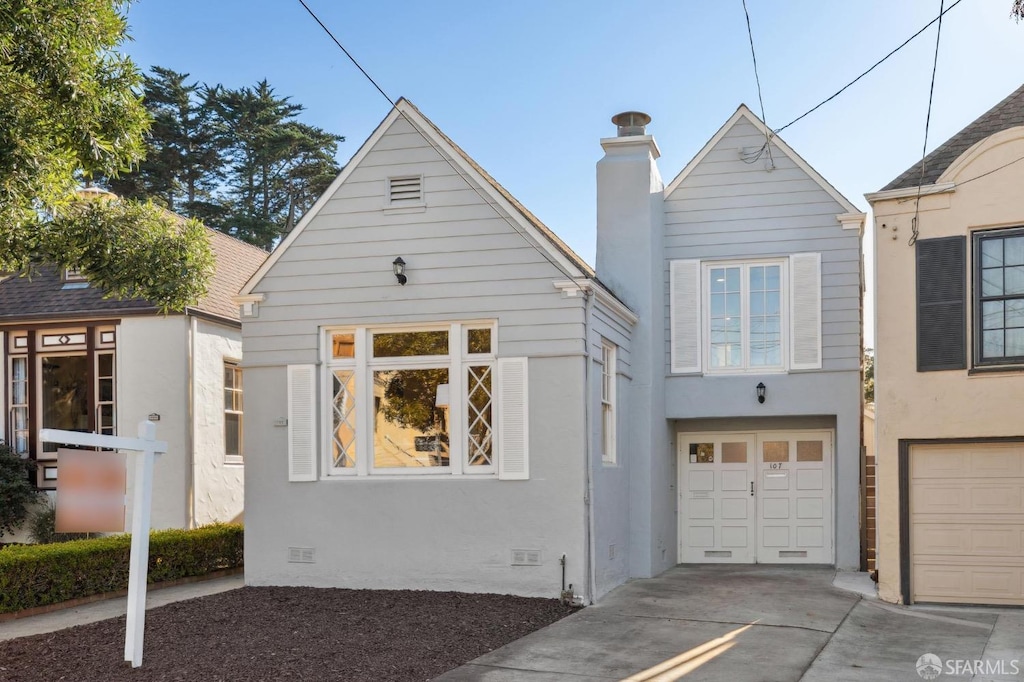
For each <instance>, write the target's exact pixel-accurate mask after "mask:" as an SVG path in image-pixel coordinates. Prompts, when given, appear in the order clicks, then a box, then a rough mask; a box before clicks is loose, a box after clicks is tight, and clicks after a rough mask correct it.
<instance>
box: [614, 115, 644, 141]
mask: <svg viewBox="0 0 1024 682" xmlns="http://www.w3.org/2000/svg"><path fill="white" fill-rule="evenodd" d="M650 122H651V117H650V116H648V115H647V114H645V113H644V112H642V111H624V112H622V113H621V114H615V115H614V116H612V123H614V124H615V125H616V126H618V135H619V137H630V136H633V135H646V134H647V131H646V129H645V126H646V125H647V124H648V123H650Z"/></svg>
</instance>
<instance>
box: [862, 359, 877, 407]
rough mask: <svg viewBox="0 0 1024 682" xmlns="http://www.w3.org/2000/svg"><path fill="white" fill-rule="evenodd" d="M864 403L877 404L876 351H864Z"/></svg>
mask: <svg viewBox="0 0 1024 682" xmlns="http://www.w3.org/2000/svg"><path fill="white" fill-rule="evenodd" d="M864 402H866V403H873V402H875V351H874V349H872V348H865V349H864Z"/></svg>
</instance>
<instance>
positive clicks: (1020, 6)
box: [1010, 0, 1024, 21]
mask: <svg viewBox="0 0 1024 682" xmlns="http://www.w3.org/2000/svg"><path fill="white" fill-rule="evenodd" d="M1010 16H1012V17H1013V18H1014V19H1016V20H1017V21H1020V20H1021V19H1024V0H1013V7H1012V8H1011V9H1010Z"/></svg>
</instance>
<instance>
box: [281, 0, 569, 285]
mask: <svg viewBox="0 0 1024 682" xmlns="http://www.w3.org/2000/svg"><path fill="white" fill-rule="evenodd" d="M299 4H300V5H302V7H303V8H304V9H305V10H306V12H308V13H309V16H311V17H313V19H314V21H316V23H318V24H319V25H320V28H322V29H323V30H324V32H325V33H326V34H327V35H328V36H330V38H331V40H333V41H334V44H335V45H337V46H338V48H339V49H340V50H341V51H342V52H344V53H345V56H346V57H348V60H349V61H350V62H352V64H354V65H355V67H356V68H357V69H359V72H360V73H362V74H363V75H364V76H365V77H366V80H368V81H370V83H372V84H373V87H375V88H377V92H379V93H380V94H381V95H382V96H383V97H384V99H386V100H387V101H388V103H389V104H391V108H392V109H397V110H398V113H399V114H401V115H402V118H404V119H405V120H406V122H407V123H408V124H409V125H411V126H412V128H413V130H415V131H416V132H417V133H419V134H420V137H422V138H423V140H424V141H425V142H426V143H427V144H429V145H430V147H431V148H432V149H433V150H434V151H435V152H437V154H438V155H439V156H440V157H441V158H442V159H444V161H445V162H446V163H447V164H448V165H449V166H450V167H451V169H452V170H453V171H455V173H456V175H458V176H459V177H460V178H462V179H463V180H465V181H466V184H467V185H469V187H470V189H472V190H473V191H474V192H475V193H476V195H477V196H478V197H480V199H481V200H482V201H483V202H484V203H486V204H487V205H488V206H490V207H491V209H492V210H493V211H494V212H495V214H497V216H498V217H499V218H501V219H502V220H504V221H505V222H506V223H507V224H508V226H509V227H511V228H512V229H513V230H515V231H516V232H517V233H518V234H519V235H520V236H521V237H522V238H523V239H525V240H526V243H527V244H529V245H530V246H532V247H533V249H534V250H535V251H536V252H537V253H539V254H540V255H541V256H542V257H543V258H544V259H545V260H547V261H548V262H549V263H551V264H552V265H554V266H555V267H556V268H557V269H558V271H559V272H561V273H562V274H563V275H565V276H566V277H568V278H569V281H570V282H572V283H573V284H575V285H576V287H577V288H578V289H579V290H580V291H581V292H582V293H583V294H584V295H586V293H587V290H586V289H585V288H584V287H583V285H581V284H580V283H579V282H577V281H576V277H575V276H573V274H572V273H571V272H569V271H568V270H566V269H565V267H563V266H562V264H561V263H559V262H558V261H557V260H556V259H554V258H552V257H551V254H549V253H547V252H546V251H544V249H542V248H540V246H538V245H537V244H536V243H534V240H533V239H531V238H530V236H529V235H528V234H526V233H525V232H523V231H522V230H521V229H520V228H519V226H518V225H516V224H515V223H514V222H513V221H512V219H511V218H510V217H509V216H507V215H505V213H504V212H502V211H501V209H500V207H499V206H497V205H496V204H495V203H494V202H493V201H492V200H491V199H490V197H487V196H485V195H484V194H483V192H482V191H481V190H480V189H479V188H478V187H477V186H476V183H474V182H473V180H472V178H470V177H468V176H467V174H465V173H464V172H463V171H462V170H461V169H459V168H458V167H457V166H456V165H455V163H454V162H453V161H452V160H451V159H450V158H449V157H448V155H447V154H445V153H444V150H442V149H441V148H440V147H438V146H437V145H436V144H435V143H434V141H433V140H431V139H430V137H429V136H428V135H427V134H426V133H425V132H424V131H423V130H421V129H420V127H419V126H418V125H416V123H415V122H414V121H413V120H412V119H410V118H409V117H408V116H406V114H405V112H404V111H402V110H401V109H398V105H397V104H395V100H393V99H391V97H389V96H388V94H387V93H386V92H385V91H384V88H382V87H381V86H380V85H379V84H378V83H377V81H375V80H374V79H373V77H372V76H371V75H370V74H369V73H368V72H367V71H366V69H364V68H363V67H362V65H361V64H360V63H359V62H358V61H357V60H356V58H355V57H353V56H352V53H351V52H349V51H348V50H346V49H345V46H344V45H342V44H341V41H340V40H338V39H337V38H336V37H335V36H334V33H332V32H331V29H329V28H327V26H326V25H325V24H324V22H322V21H320V17H318V16H317V15H316V13H315V12H313V10H312V9H310V7H309V5H307V4H306V2H305V0H299ZM585 274H586V273H585V272H584V275H585Z"/></svg>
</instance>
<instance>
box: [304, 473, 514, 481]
mask: <svg viewBox="0 0 1024 682" xmlns="http://www.w3.org/2000/svg"><path fill="white" fill-rule="evenodd" d="M319 480H321V481H497V480H498V474H496V473H491V474H459V475H455V474H449V473H437V474H367V475H365V476H359V475H357V474H333V475H331V474H328V475H327V476H321V477H320V479H319Z"/></svg>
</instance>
